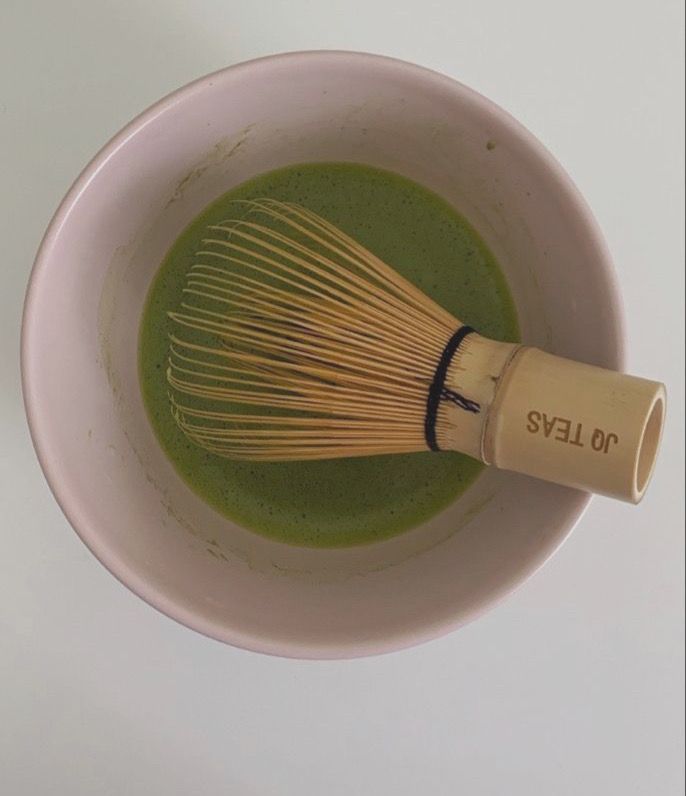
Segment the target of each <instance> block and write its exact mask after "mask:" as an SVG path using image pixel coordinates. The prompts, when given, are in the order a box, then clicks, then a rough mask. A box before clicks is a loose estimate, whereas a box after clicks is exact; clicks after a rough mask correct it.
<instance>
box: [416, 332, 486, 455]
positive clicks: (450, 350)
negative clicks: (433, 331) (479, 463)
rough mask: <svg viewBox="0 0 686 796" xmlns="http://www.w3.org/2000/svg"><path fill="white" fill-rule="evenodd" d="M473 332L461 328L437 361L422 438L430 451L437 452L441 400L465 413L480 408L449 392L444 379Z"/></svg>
mask: <svg viewBox="0 0 686 796" xmlns="http://www.w3.org/2000/svg"><path fill="white" fill-rule="evenodd" d="M473 331H474V329H472V327H471V326H461V327H460V328H459V329H458V330H457V331H456V332H455V334H454V335H453V336H452V337H451V338H450V340H448V342H447V343H446V345H445V348H444V349H443V352H442V354H441V358H440V359H439V360H438V365H437V366H436V371H435V373H434V378H433V381H432V382H431V387H429V394H428V396H427V398H426V417H425V419H424V437H425V439H426V444H427V447H428V448H429V449H430V450H432V451H438V450H440V448H439V447H438V442H437V441H436V415H437V414H438V406H439V404H440V402H441V399H445V400H448V401H452V402H453V403H454V404H457V406H459V407H460V408H461V409H464V410H465V411H466V412H479V411H480V410H481V407H480V406H479V404H478V403H476V401H470V400H469V399H468V398H465V397H464V396H463V395H460V394H459V393H457V392H454V391H453V390H449V389H447V388H446V386H445V378H446V376H447V375H448V368H449V367H450V363H451V362H452V360H453V357H454V356H455V352H456V351H457V349H458V348H459V347H460V345H461V343H462V341H463V340H464V339H465V337H467V335H469V334H471V333H472V332H473Z"/></svg>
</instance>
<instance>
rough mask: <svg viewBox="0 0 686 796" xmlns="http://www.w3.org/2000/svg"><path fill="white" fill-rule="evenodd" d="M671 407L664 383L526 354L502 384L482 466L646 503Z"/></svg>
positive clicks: (513, 361)
mask: <svg viewBox="0 0 686 796" xmlns="http://www.w3.org/2000/svg"><path fill="white" fill-rule="evenodd" d="M665 400H666V399H665V388H664V385H662V384H660V383H659V382H655V381H649V380H647V379H642V378H636V377H634V376H628V375H626V374H623V373H616V372H614V371H610V370H605V369H604V368H598V367H594V366H592V365H586V364H583V363H580V362H573V361H571V360H569V359H564V358H562V357H558V356H554V355H552V354H548V353H546V352H544V351H540V350H538V349H536V348H526V347H521V348H519V349H517V350H516V351H515V352H514V354H513V355H512V357H511V358H510V361H509V362H508V363H507V365H506V367H505V368H504V370H503V373H502V374H501V377H500V379H499V383H498V386H497V389H496V391H495V396H494V400H493V402H492V404H491V406H490V408H489V412H488V416H487V418H486V421H485V424H484V429H483V431H484V434H483V441H482V442H483V444H482V457H481V458H482V459H483V460H484V461H486V462H487V463H489V464H494V465H495V466H497V467H500V468H503V469H506V470H514V471H516V472H519V473H524V474H526V475H532V476H535V477H537V478H542V479H544V480H547V481H553V482H555V483H558V484H563V485H565V486H572V487H576V488H579V489H584V490H586V491H590V492H597V493H600V494H604V495H608V496H610V497H615V498H619V499H620V500H625V501H629V502H632V503H638V501H639V500H640V499H641V498H642V497H643V494H644V492H645V490H646V487H647V485H648V481H649V479H650V476H651V474H652V470H653V467H654V463H655V459H656V456H657V451H658V448H659V443H660V437H661V434H662V427H663V422H664V415H665Z"/></svg>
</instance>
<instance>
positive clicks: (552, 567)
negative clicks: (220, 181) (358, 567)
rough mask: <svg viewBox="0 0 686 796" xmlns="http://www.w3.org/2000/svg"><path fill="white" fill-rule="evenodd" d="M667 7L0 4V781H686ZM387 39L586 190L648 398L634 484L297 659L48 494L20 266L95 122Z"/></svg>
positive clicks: (50, 789) (542, 791)
mask: <svg viewBox="0 0 686 796" xmlns="http://www.w3.org/2000/svg"><path fill="white" fill-rule="evenodd" d="M681 6H682V3H681V2H680V0H653V2H648V0H644V2H639V1H638V0H631V2H626V0H577V2H574V3H561V2H554V0H552V1H551V0H518V1H517V2H510V1H509V0H497V1H496V0H488V2H486V0H481V2H476V1H475V0H474V1H472V0H424V1H423V2H416V1H415V2H412V1H411V0H288V2H284V1H282V0H278V1H277V0H263V1H262V2H259V3H258V2H246V1H245V0H242V2H235V0H193V2H190V0H189V1H188V2H184V1H183V0H91V1H90V2H89V0H81V2H79V1H78V0H42V2H41V1H40V0H2V2H0V145H1V146H0V202H1V203H2V209H1V212H0V226H1V229H2V234H1V235H0V241H2V254H3V264H2V270H1V272H0V273H1V274H2V277H1V279H2V283H1V287H0V305H1V311H0V330H1V331H0V346H1V347H2V348H1V352H0V353H1V355H0V423H1V432H0V433H1V435H2V436H1V438H0V506H1V507H2V526H1V528H0V545H1V548H0V793H2V794H7V796H24V795H25V794H26V795H30V796H34V794H35V795H38V794H41V795H42V794H51V796H52V795H53V794H57V795H58V796H62V795H63V794H64V796H81V794H84V795H86V794H87V795H88V796H100V795H101V794H113V796H114V795H116V796H120V795H122V796H123V795H126V796H129V795H130V794H132V795H133V796H138V794H146V795H147V794H150V795H151V796H157V794H160V795H162V794H164V796H177V794H179V796H181V795H182V796H186V795H187V794H188V795H189V796H190V795H191V794H192V796H210V795H212V796H214V794H231V795H232V796H233V795H234V794H236V795H237V796H258V795H259V796H273V795H275V794H278V795H279V796H280V795H281V794H305V795H306V796H309V795H310V794H312V795H315V794H316V795H317V796H318V795H319V794H322V796H324V795H326V796H339V795H340V796H348V795H350V796H367V795H370V796H372V795H373V796H377V795H380V796H386V794H389V796H390V795H392V796H404V795H405V794H412V795H414V794H432V795H433V794H437V795H439V796H442V795H443V794H446V795H447V794H450V795H451V796H452V794H465V795H466V796H481V795H482V794H486V795H488V796H491V795H493V794H495V795H497V796H500V794H505V795H506V796H510V795H511V794H512V795H519V794H524V795H525V796H559V795H560V794H573V795H574V796H577V794H581V795H582V796H586V795H587V794H589V795H591V796H594V795H595V794H602V796H614V794H617V795H618V796H619V794H621V795H622V796H629V795H630V794H646V796H676V795H677V794H681V793H682V792H683V791H682V783H683V766H682V762H681V761H682V748H683V719H682V715H683V714H682V710H683V708H682V705H683V680H682V672H683V603H682V599H681V595H682V588H683V575H684V572H683V541H684V536H683V422H682V416H683V398H684V396H683V275H684V250H683V240H684V235H683V119H684V115H683V60H682V59H683V39H682V36H683V10H682V8H681ZM312 48H342V49H356V50H367V51H373V52H380V53H385V54H389V55H395V56H398V57H401V58H405V59H407V60H410V61H415V62H418V63H422V64H425V65H427V66H430V67H433V68H435V69H437V70H440V71H442V72H445V73H447V74H449V75H453V76H455V77H456V78H458V79H460V80H462V81H463V82H465V83H467V84H469V85H471V86H472V87H474V88H476V89H478V90H480V91H481V92H483V93H485V94H486V95H487V96H489V97H491V98H492V99H493V100H495V101H496V102H498V103H499V104H501V105H503V106H504V107H505V108H507V109H508V110H509V111H511V112H512V113H514V114H515V115H516V116H517V117H518V118H519V119H520V120H521V121H522V122H523V123H524V124H525V125H527V126H528V127H529V128H530V129H531V130H532V131H533V132H534V133H535V134H537V135H538V136H539V137H540V138H541V139H542V140H543V142H544V143H545V144H546V145H547V146H548V147H549V148H550V149H551V150H552V151H553V152H554V153H555V154H556V156H557V157H558V158H559V159H560V161H561V162H562V164H563V165H564V166H565V167H566V168H567V169H568V170H569V172H570V173H571V175H572V177H573V178H574V179H575V180H576V182H577V184H578V185H579V187H580V188H581V190H582V192H583V193H584V194H585V196H586V197H587V199H588V201H589V202H590V204H591V207H592V208H593V210H594V211H595V213H596V215H597V217H598V220H599V222H600V224H601V226H602V228H603V229H604V231H605V234H606V236H607V239H608V242H609V245H610V248H611V251H612V253H613V255H614V257H615V260H616V264H617V269H618V271H619V277H620V282H621V285H622V288H623V293H624V299H625V302H626V311H627V320H628V334H629V352H630V357H629V364H630V367H631V370H632V371H634V372H636V373H638V374H643V375H646V376H651V377H655V378H661V379H662V380H664V381H665V382H666V383H667V386H668V389H669V394H670V413H669V419H668V424H667V432H666V439H665V442H664V447H663V450H662V455H661V457H660V461H659V464H658V467H657V471H656V474H655V478H654V482H653V484H652V486H651V488H650V490H649V491H648V494H647V496H646V498H645V500H644V501H643V503H642V504H641V505H640V506H639V507H637V508H634V507H630V506H626V505H620V504H619V503H613V502H611V501H609V500H605V499H601V498H596V499H594V500H593V502H592V504H591V506H590V508H589V510H588V512H587V513H586V515H585V516H584V517H583V519H582V521H581V522H580V523H579V525H578V527H577V529H576V531H575V533H574V534H573V535H572V537H571V539H570V540H569V541H568V542H567V544H566V545H564V547H563V548H562V549H561V550H560V552H559V553H558V554H557V555H556V556H555V558H554V559H553V560H552V561H551V562H550V563H549V564H548V565H547V566H546V567H544V569H543V570H542V571H541V572H539V573H538V574H537V575H536V576H535V577H533V578H532V579H531V580H530V581H529V582H528V583H527V584H526V585H524V586H523V587H522V588H521V589H520V590H519V591H518V592H517V593H516V594H515V595H514V596H513V597H512V598H511V599H510V600H509V601H507V602H506V603H505V604H503V605H501V606H500V607H498V608H497V609H496V610H494V611H492V612H491V613H490V614H488V615H487V616H485V617H484V618H482V619H480V620H479V621H477V622H476V623H474V624H472V625H470V626H468V627H466V628H464V629H463V630H461V631H459V632H457V633H454V634H453V635H451V636H448V637H446V638H443V639H441V640H438V641H434V642H432V643H430V644H426V645H424V646H422V647H418V648H415V649H410V650H407V651H404V652H399V653H395V654H392V655H388V656H382V657H377V658H371V659H366V660H358V661H347V662H322V663H319V662H298V661H289V660H280V659H274V658H268V657H263V656H260V655H256V654H252V653H249V652H244V651H242V650H238V649H232V648H230V647H227V646H223V645H222V644H219V643H217V642H214V641H211V640H209V639H206V638H203V637H202V636H199V635H197V634H195V633H193V632H191V631H190V630H187V629H185V628H183V627H181V626H180V625H177V624H175V623H174V622H173V621H171V620H169V619H167V618H166V617H164V616H162V615H160V614H158V613H157V612H156V611H154V610H153V609H152V608H150V607H149V606H147V605H145V604H144V603H143V602H141V601H140V600H139V599H138V598H137V597H135V596H134V595H133V594H131V593H130V592H128V591H127V590H126V589H125V588H124V587H123V586H122V585H121V584H119V583H118V582H117V581H116V580H115V579H114V578H113V577H112V576H111V575H109V574H108V573H107V572H106V571H105V569H104V568H103V567H101V566H100V564H98V562H97V561H96V560H95V559H94V558H93V557H92V556H91V554H90V553H89V552H88V551H87V550H86V548H85V547H84V546H83V544H82V543H81V542H80V541H79V539H78V538H77V536H76V534H75V533H74V532H73V531H72V530H71V528H70V527H69V525H68V524H67V522H66V520H65V519H64V517H63V516H62V515H61V513H60V511H59V509H58V507H57V505H56V504H55V502H54V500H53V499H52V497H51V495H50V493H49V491H48V488H47V486H46V484H45V482H44V480H43V478H42V475H41V472H40V470H39V467H38V464H37V462H36V459H35V457H34V454H33V450H32V448H31V445H30V442H29V437H28V433H27V429H26V424H25V421H24V414H23V409H22V402H21V393H20V385H19V365H18V345H19V322H20V313H21V305H22V298H23V293H24V289H25V285H26V280H27V278H28V274H29V269H30V268H31V262H32V259H33V256H34V253H35V250H36V247H37V245H38V242H39V240H40V237H41V234H42V232H43V230H44V228H45V226H46V225H47V223H48V221H49V219H50V216H51V214H52V212H53V210H54V209H55V206H56V205H57V203H58V201H59V200H60V198H61V197H62V195H63V194H64V192H65V190H66V189H67V187H68V186H69V184H70V182H71V180H72V179H73V178H74V177H75V175H76V174H77V173H78V172H79V170H80V169H81V167H82V166H83V165H84V164H85V162H86V161H87V160H88V159H89V158H90V157H91V155H93V154H94V152H95V151H96V150H97V149H98V148H99V147H100V146H101V145H102V144H103V143H104V142H105V141H106V140H107V138H109V137H110V135H111V134H113V133H114V132H115V131H116V130H117V129H118V128H119V127H121V126H122V125H123V124H124V123H125V122H127V121H128V120H129V119H130V118H131V117H132V116H133V115H135V114H136V113H138V112H139V111H140V110H142V109H143V108H145V107H146V106H147V105H149V104H150V103H151V102H153V101H154V100H156V99H158V98H159V97H160V96H161V95H163V94H165V93H167V92H168V91H170V90H171V89H173V88H175V87H177V86H179V85H181V84H184V83H186V82H188V81H189V80H191V79H193V78H195V77H197V76H199V75H202V74H204V73H206V72H209V71H212V70H214V69H218V68H220V67H222V66H224V65H227V64H231V63H234V62H237V61H242V60H245V59H249V58H252V57H255V56H259V55H264V54H267V53H272V52H277V51H281V50H297V49H312Z"/></svg>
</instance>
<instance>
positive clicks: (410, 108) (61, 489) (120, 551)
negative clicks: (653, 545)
mask: <svg viewBox="0 0 686 796" xmlns="http://www.w3.org/2000/svg"><path fill="white" fill-rule="evenodd" d="M318 160H349V161H358V162H365V163H369V164H372V165H375V166H379V167H383V168H387V169H391V170H393V171H396V172H398V173H401V174H404V175H406V176H408V177H410V178H412V179H414V180H417V181H418V182H420V183H423V184H424V185H426V186H427V187H429V188H432V189H433V190H434V191H437V192H438V193H439V194H441V195H442V196H444V197H445V198H446V199H447V200H448V201H450V202H451V203H453V204H454V205H455V206H456V207H457V208H458V209H459V210H460V211H461V212H462V213H464V214H465V215H466V216H467V217H468V218H469V219H470V220H471V221H472V223H473V224H474V225H475V226H476V227H477V228H478V229H479V231H480V232H481V234H482V235H483V237H484V238H485V240H486V241H487V243H488V244H489V245H490V247H491V248H492V249H493V251H494V252H495V254H496V255H497V256H498V258H499V260H500V262H501V264H502V266H503V268H504V270H505V272H506V274H507V277H508V280H509V283H510V286H511V289H512V292H513V295H514V298H515V302H516V304H517V307H518V311H519V317H520V321H521V326H522V332H523V336H524V338H525V340H526V342H529V343H532V344H536V345H539V346H541V347H545V348H548V349H549V350H551V351H553V352H555V353H558V354H562V355H566V356H571V357H574V358H576V359H580V360H583V361H588V362H592V363H595V364H599V365H604V366H608V367H614V368H620V367H621V366H622V340H623V335H622V322H621V310H620V302H619V298H618V293H617V288H616V285H615V281H614V276H613V271H612V267H611V264H610V258H609V256H608V253H607V250H606V247H605V245H604V243H603V240H602V237H601V235H600V233H599V231H598V228H597V226H596V223H595V222H594V220H593V218H592V216H591V214H590V212H589V210H588V208H587V206H586V204H585V203H584V201H583V200H582V198H581V196H580V195H579V193H578V192H577V191H576V189H575V188H574V186H573V185H572V183H571V182H570V180H569V178H568V177H567V175H566V174H565V173H564V171H563V170H562V169H561V167H560V166H559V165H558V164H557V162H556V161H555V160H554V159H553V158H552V157H551V156H550V154H549V153H548V152H547V151H546V150H545V149H544V148H543V147H542V146H541V144H540V143H539V142H538V141H537V140H536V139H535V138H533V137H532V136H531V134H529V133H528V132H527V131H526V130H525V129H524V128H523V127H522V126H521V125H519V124H518V123H517V122H516V121H515V120H514V119H513V118H512V117H510V116H509V115H508V114H507V113H505V112H504V111H503V110H501V109H500V108H498V107H497V106H495V105H493V103H491V102H489V101H488V100H486V99H485V98H484V97H482V96H480V95H479V94H476V93H475V92H474V91H471V90H470V89H468V88H466V87H465V86H463V85H461V84H460V83H457V82H455V81H453V80H451V79H449V78H447V77H444V76H442V75H439V74H436V73H434V72H430V71H428V70H426V69H422V68H420V67H418V66H413V65H411V64H407V63H403V62H401V61H396V60H392V59H389V58H382V57H379V56H374V55H366V54H361V53H346V52H305V53H292V54H286V55H277V56H273V57H270V58H264V59H260V60H257V61H251V62H249V63H245V64H239V65H237V66H233V67H231V68H228V69H225V70H223V71H221V72H217V73H215V74H213V75H209V76H207V77H204V78H202V79H200V80H197V81H195V82H194V83H191V84H190V85H188V86H186V87H184V88H182V89H180V90H178V91H176V92H175V93H173V94H171V95H170V96H168V97H166V98H165V99H163V100H161V101H160V102H158V103H157V104H156V105H154V106H153V107H152V108H150V109H149V110H147V111H145V112H144V113H143V114H142V115H140V116H139V117H138V118H136V119H134V121H132V122H131V123H130V124H129V125H128V126H127V127H126V128H124V130H122V131H121V132H120V133H118V134H117V135H116V136H115V137H114V138H113V139H112V141H110V142H109V143H108V144H107V145H106V146H105V147H104V148H103V149H102V150H101V151H100V152H99V153H98V154H97V155H96V156H95V158H94V159H93V160H92V161H91V163H90V164H89V165H88V166H87V167H86V169H85V170H84V172H83V173H82V174H81V176H80V177H79V178H78V179H77V181H76V182H75V184H74V185H73V187H72V188H71V190H70V191H69V193H68V194H67V196H66V197H65V199H64V201H63V202H62V204H61V205H60V207H59V209H58V210H57V213H56V214H55V217H54V219H53V220H52V223H51V224H50V227H49V229H48V231H47V232H46V234H45V238H44V240H43V242H42V244H41V247H40V250H39V252H38V255H37V258H36V263H35V266H34V269H33V274H32V276H31V281H30V284H29V289H28V294H27V298H26V306H25V313H24V322H23V336H22V372H23V384H24V396H25V403H26V411H27V415H28V419H29V424H30V427H31V433H32V436H33V440H34V444H35V447H36V451H37V453H38V457H39V459H40V462H41V465H42V467H43V470H44V472H45V475H46V478H47V480H48V482H49V484H50V486H51V488H52V490H53V492H54V494H55V497H56V498H57V500H58V502H59V504H60V506H61V507H62V509H63V511H64V513H65V514H66V516H67V517H68V518H69V520H70V522H71V523H72V525H73V526H74V528H75V529H76V531H77V533H78V534H79V535H80V536H81V538H82V539H83V541H84V542H85V543H86V544H87V545H88V547H89V548H90V549H91V550H92V551H93V553H94V554H95V555H96V556H97V557H98V558H99V560H100V561H101V562H102V563H103V564H104V565H105V566H106V567H107V568H108V569H109V570H110V571H111V572H112V573H113V574H114V575H115V576H116V577H118V578H119V579H120V580H121V581H122V582H123V583H125V584H126V585H127V586H128V587H129V588H131V589H132V590H133V591H134V592H135V593H136V594H138V595H139V596H141V597H142V598H143V599H145V600H146V601H148V602H149V603H150V604H151V605H154V606H155V607H156V608H158V609H159V610H161V611H163V612H164V613H166V614H167V615H169V616H171V617H173V618H174V619H177V620H178V621H180V622H183V623H184V624H186V625H188V626H189V627H191V628H194V629H195V630H198V631H200V632H202V633H205V634H207V635H209V636H212V637H214V638H216V639H220V640H221V641H225V642H228V643H231V644H235V645H237V646H240V647H245V648H247V649H252V650H259V651H261V652H267V653H272V654H278V655H286V656H294V657H308V658H334V657H353V656H361V655H370V654H374V653H379V652H385V651H389V650H393V649H397V648H400V647H404V646H408V645H410V644H415V643H418V642H420V641H424V640H426V639H429V638H432V637H435V636H438V635H441V634H443V633H446V632H447V631H449V630H452V629H454V628H456V627H458V626H460V625H461V624H463V623H465V622H467V621H468V620H470V619H472V618H474V617H475V616H476V615H477V614H479V613H480V612H481V611H483V610H484V609H486V608H488V607H489V606H491V605H493V604H494V603H495V602H496V601H497V600H499V599H500V598H502V597H503V596H504V595H506V594H507V593H508V592H510V591H511V590H512V589H513V588H514V587H515V586H517V585H518V584H520V583H522V582H523V581H524V580H525V579H526V578H527V577H528V576H529V575H531V573H533V572H534V571H535V570H536V569H537V568H538V567H539V566H540V565H541V564H542V563H543V562H544V561H545V560H546V559H547V558H548V556H550V555H551V553H552V552H553V551H554V550H555V549H556V548H557V547H558V546H559V545H560V543H561V542H562V541H563V540H564V538H565V537H566V535H567V534H568V533H569V531H570V530H571V528H572V525H573V523H574V522H575V520H576V519H577V518H578V517H579V516H580V514H581V512H582V510H583V508H584V506H585V505H586V503H587V500H588V496H587V495H585V494H582V493H579V492H576V491H573V490H570V489H564V488H562V487H556V486H553V485H551V484H546V483H543V482H539V481H533V480H530V479H527V478H523V477H518V476H515V475H511V474H506V473H500V472H496V471H494V470H487V471H486V472H485V473H484V474H483V475H482V476H481V477H480V478H479V479H478V480H477V482H476V483H475V484H474V486H473V487H472V488H471V489H469V490H468V491H467V493H466V494H465V495H464V496H463V497H462V498H461V499H460V500H458V501H456V502H455V503H454V504H453V505H452V506H450V507H449V508H448V509H446V510H445V511H444V512H442V513H441V514H440V515H439V516H437V517H434V518H433V519H432V520H431V521H429V522H427V523H426V524H424V525H423V526H422V527H419V528H417V529H415V530H413V531H411V532H408V533H406V534H404V535H401V536H399V537H397V538H395V539H390V540H387V541H384V542H380V543H378V544H372V545H366V546H361V547H356V548H349V549H346V550H309V549H300V548H295V547H289V546H287V545H282V544H278V543H276V542H272V541H269V540H267V539H263V538H261V537H259V536H257V535H255V534H253V533H250V532H248V531H245V530H244V529H242V528H240V527H238V526H236V525H234V524H232V523H231V522H229V521H228V520H226V519H224V518H223V517H221V516H219V515H218V514H217V513H216V512H214V511H213V510H212V509H210V508H209V507H208V506H207V505H205V504H204V503H203V502H202V501H201V500H200V499H199V498H198V497H197V496H196V495H195V494H194V493H193V492H191V490H190V489H189V488H188V487H187V486H186V485H185V484H184V483H183V482H182V481H181V480H180V478H179V476H178V475H177V474H176V472H175V470H174V469H173V467H172V466H171V464H170V463H169V462H168V461H167V460H166V458H165V457H164V455H163V454H162V452H161V450H160V448H159V446H158V444H157V442H156V440H155V437H154V435H153V433H152V430H151V428H150V425H149V423H148V421H147V418H146V416H145V413H144V410H143V406H142V402H141V397H140V391H139V384H138V375H137V371H136V344H137V328H138V321H139V318H140V314H141V310H142V306H143V301H144V298H145V294H146V291H147V288H148V286H149V284H150V281H151V279H152V278H153V275H154V273H155V270H156V268H157V266H158V264H159V263H160V261H161V260H162V257H163V256H164V253H165V252H166V250H167V249H168V247H169V246H170V244H171V243H172V242H173V240H174V239H175V237H176V236H177V235H178V233H179V232H180V231H181V229H183V227H184V226H185V225H186V224H187V223H188V222H189V221H190V220H191V219H192V218H193V217H194V216H195V215H196V214H197V213H198V212H199V211H200V210H201V209H202V208H203V207H204V206H205V205H206V204H207V203H208V202H210V201H211V200H212V199H214V198H215V197H216V196H218V195H219V194H221V193H223V192H224V191H226V190H228V189H229V188H231V187H232V186H234V185H236V184H237V183H240V182H242V181H243V180H245V179H247V178H249V177H251V176H253V175H255V174H257V173H259V172H263V171H266V170H268V169H271V168H275V167H278V166H282V165H285V164H288V163H294V162H302V161H318ZM350 499H351V500H354V499H355V496H354V495H351V496H350Z"/></svg>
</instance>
